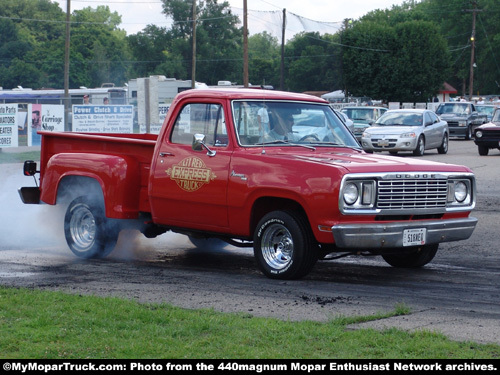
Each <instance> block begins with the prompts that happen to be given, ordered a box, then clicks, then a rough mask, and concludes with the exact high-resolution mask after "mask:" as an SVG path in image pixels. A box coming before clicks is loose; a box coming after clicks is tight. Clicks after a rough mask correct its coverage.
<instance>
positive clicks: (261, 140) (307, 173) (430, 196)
mask: <svg viewBox="0 0 500 375" xmlns="http://www.w3.org/2000/svg"><path fill="white" fill-rule="evenodd" d="M40 133H41V134H42V146H41V158H40V163H41V165H40V167H39V170H37V169H38V167H37V165H36V163H35V162H33V161H27V162H25V165H24V174H25V175H28V176H34V175H35V174H36V173H40V176H39V182H40V183H39V185H38V184H37V186H34V187H23V188H21V189H20V195H21V198H22V200H23V202H25V203H32V204H39V203H42V202H43V203H45V204H49V205H55V204H66V205H67V210H66V215H65V218H64V233H65V237H66V241H67V243H68V245H69V248H70V249H71V251H72V252H73V253H75V254H76V255H77V256H79V257H83V258H94V257H104V256H106V255H107V254H109V253H110V252H111V251H112V250H113V247H114V246H115V243H116V241H117V238H118V234H119V232H120V230H121V229H122V228H125V227H127V228H130V227H134V228H137V229H139V230H140V231H141V232H142V233H144V235H145V236H147V237H154V236H156V235H159V234H161V233H164V232H166V231H173V232H178V233H183V234H186V235H188V236H189V237H190V238H192V239H194V240H196V239H200V240H201V239H204V238H218V239H221V240H225V241H227V242H229V243H231V244H233V245H237V246H238V245H240V246H253V250H254V255H255V258H256V260H257V264H258V266H259V268H260V270H261V271H262V272H263V273H264V274H265V275H266V276H268V277H270V278H282V279H295V278H300V277H303V276H305V275H307V274H308V273H309V272H310V270H311V269H312V268H313V266H314V264H315V263H316V261H317V260H318V259H324V258H325V257H326V256H327V255H328V254H332V253H338V254H336V256H340V255H347V254H375V255H381V256H382V257H383V259H384V260H385V261H386V262H387V263H389V264H390V265H392V266H395V267H420V266H424V265H425V264H427V263H428V262H430V261H431V260H432V259H433V257H434V255H435V254H436V251H437V250H438V246H439V244H440V243H442V242H447V241H457V240H465V239H467V238H469V237H470V236H471V234H472V232H473V230H474V228H475V226H476V223H477V219H476V218H473V217H471V216H470V213H471V211H472V210H473V208H474V206H475V195H476V185H475V178H474V174H473V173H472V172H471V170H470V169H468V168H467V167H464V166H458V165H450V164H442V163H437V162H430V161H425V160H415V159H410V158H398V157H393V156H383V155H378V154H368V153H365V152H364V151H363V150H362V148H361V147H360V146H359V144H358V143H357V141H356V139H355V138H354V136H353V135H352V133H351V132H350V131H349V130H348V129H347V128H346V126H345V125H344V124H343V123H342V121H341V120H340V119H339V118H338V117H337V116H336V115H335V113H334V112H333V111H332V109H331V108H330V106H329V105H328V103H327V102H326V101H324V100H322V99H320V98H316V97H313V96H308V95H303V94H293V93H286V92H278V91H270V90H269V91H268V90H256V89H207V90H188V91H185V92H182V93H180V94H178V95H177V97H176V98H175V100H174V102H173V103H172V105H171V107H170V109H169V111H168V114H167V117H166V119H165V121H164V124H163V127H162V129H161V131H160V133H159V134H158V135H155V134H82V133H71V132H60V133H56V132H54V133H53V132H44V131H41V132H40ZM339 254H340V255H339ZM329 257H332V255H330V256H329Z"/></svg>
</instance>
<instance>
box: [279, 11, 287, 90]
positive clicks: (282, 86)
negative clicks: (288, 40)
mask: <svg viewBox="0 0 500 375" xmlns="http://www.w3.org/2000/svg"><path fill="white" fill-rule="evenodd" d="M285 27H286V8H283V26H282V28H281V64H280V90H281V91H283V90H284V89H285Z"/></svg>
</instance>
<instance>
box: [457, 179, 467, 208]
mask: <svg viewBox="0 0 500 375" xmlns="http://www.w3.org/2000/svg"><path fill="white" fill-rule="evenodd" d="M467 194H468V189H467V185H465V183H464V182H463V181H458V182H456V183H455V200H456V201H457V202H459V203H462V202H463V201H464V200H465V198H467Z"/></svg>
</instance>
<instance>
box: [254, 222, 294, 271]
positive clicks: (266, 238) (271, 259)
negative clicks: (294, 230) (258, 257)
mask: <svg viewBox="0 0 500 375" xmlns="http://www.w3.org/2000/svg"><path fill="white" fill-rule="evenodd" d="M261 249H262V256H263V258H264V261H265V262H266V263H267V265H268V266H270V267H271V268H274V269H276V270H282V269H283V268H285V267H287V266H288V265H289V264H290V262H291V261H292V259H293V238H292V235H291V234H290V232H289V231H288V229H286V227H285V226H283V225H281V224H273V225H271V226H269V227H268V228H266V230H265V232H264V234H263V236H262V240H261Z"/></svg>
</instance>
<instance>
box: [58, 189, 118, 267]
mask: <svg viewBox="0 0 500 375" xmlns="http://www.w3.org/2000/svg"><path fill="white" fill-rule="evenodd" d="M113 224H114V223H113V222H112V221H111V220H109V219H107V218H106V216H105V214H104V204H103V203H102V202H101V201H100V200H98V199H89V198H87V197H84V196H81V197H78V198H76V199H74V200H73V201H72V202H71V203H70V204H69V206H68V209H67V210H66V215H65V217H64V234H65V237H66V242H67V243H68V246H69V248H70V250H71V251H72V252H73V254H75V255H76V256H78V257H80V258H85V259H89V258H103V257H105V256H107V255H109V254H110V253H111V251H113V249H114V248H115V245H116V242H117V241H118V235H119V233H120V228H119V226H118V225H116V224H115V225H113Z"/></svg>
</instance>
